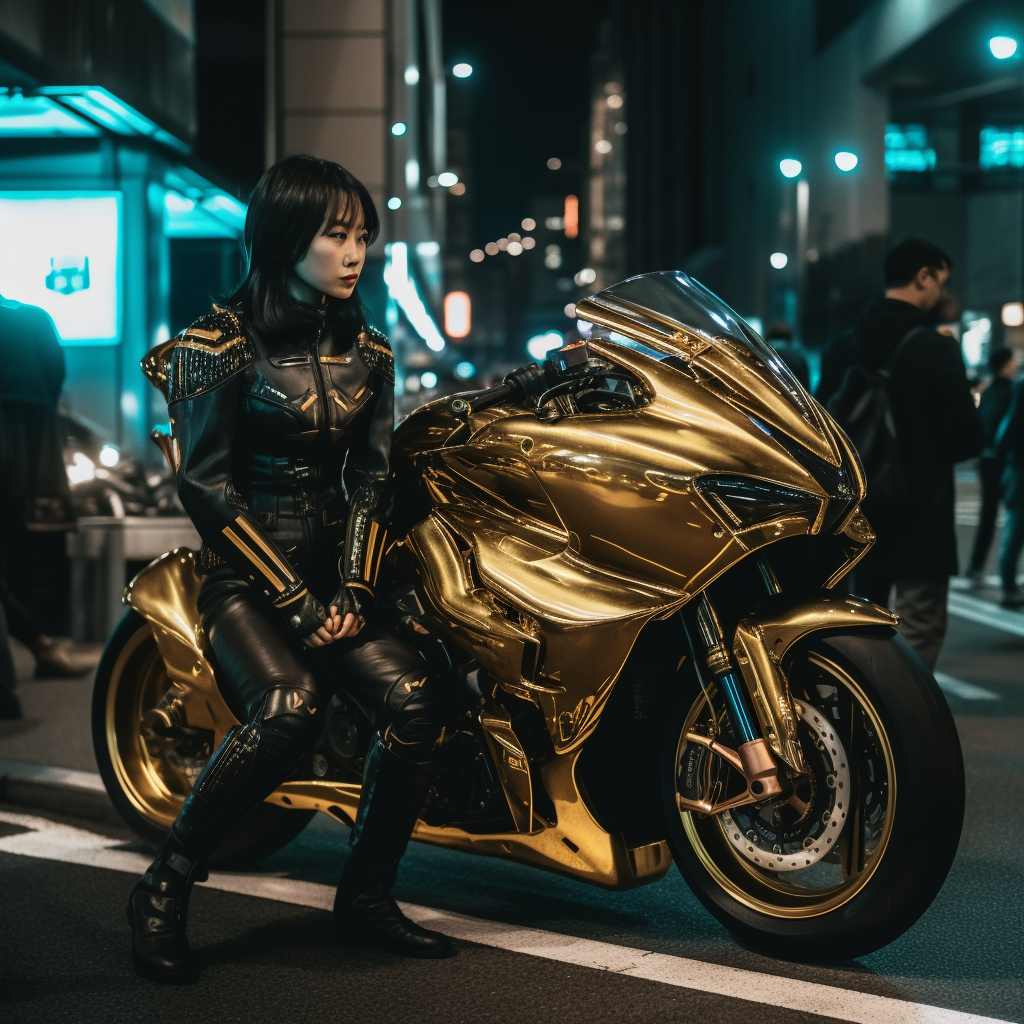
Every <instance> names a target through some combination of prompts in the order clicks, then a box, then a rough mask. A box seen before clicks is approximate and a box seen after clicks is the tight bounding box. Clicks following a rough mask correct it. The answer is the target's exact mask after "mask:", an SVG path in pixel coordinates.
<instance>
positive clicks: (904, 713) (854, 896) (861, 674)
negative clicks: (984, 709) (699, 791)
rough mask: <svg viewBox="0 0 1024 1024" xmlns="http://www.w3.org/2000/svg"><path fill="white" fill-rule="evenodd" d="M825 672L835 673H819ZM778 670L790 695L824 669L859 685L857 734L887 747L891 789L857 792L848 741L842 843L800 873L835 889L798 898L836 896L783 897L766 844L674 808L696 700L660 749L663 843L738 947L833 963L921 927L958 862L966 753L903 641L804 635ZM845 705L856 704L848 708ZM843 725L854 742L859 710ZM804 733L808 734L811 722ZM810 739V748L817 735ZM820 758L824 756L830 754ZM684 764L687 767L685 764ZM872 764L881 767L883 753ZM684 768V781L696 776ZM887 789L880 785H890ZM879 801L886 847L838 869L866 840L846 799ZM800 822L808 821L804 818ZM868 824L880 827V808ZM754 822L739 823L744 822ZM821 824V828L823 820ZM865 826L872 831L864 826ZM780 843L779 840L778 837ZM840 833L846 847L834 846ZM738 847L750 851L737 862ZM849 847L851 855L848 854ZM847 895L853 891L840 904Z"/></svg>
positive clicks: (780, 874)
mask: <svg viewBox="0 0 1024 1024" xmlns="http://www.w3.org/2000/svg"><path fill="white" fill-rule="evenodd" d="M886 632H888V631H886ZM822 666H831V667H829V668H827V669H826V668H823V667H822ZM785 668H786V671H787V673H788V675H789V678H790V681H791V685H792V686H793V690H794V696H795V695H796V692H797V685H796V679H799V678H801V677H802V678H804V679H806V680H811V679H812V674H813V673H819V675H818V676H815V678H818V679H819V680H820V679H822V678H826V676H824V675H820V673H823V672H826V671H827V672H828V673H831V674H832V675H835V673H836V672H839V673H846V676H845V677H843V678H847V679H851V680H854V681H855V683H856V684H857V685H858V686H859V687H860V689H861V691H862V694H863V695H864V696H866V698H867V699H868V701H869V702H870V704H871V705H873V711H874V712H876V713H877V714H876V716H875V717H873V718H871V719H869V718H868V716H866V715H865V716H863V717H862V719H861V720H860V721H861V724H862V725H864V723H867V731H866V732H863V735H865V736H873V737H874V739H873V740H871V741H870V742H871V743H874V744H875V746H874V747H872V750H879V751H880V750H881V746H880V744H881V743H882V740H883V739H884V740H885V741H886V742H887V744H888V751H889V753H888V754H886V755H885V758H886V760H885V765H887V766H889V767H888V768H887V770H890V769H891V770H892V772H893V773H894V776H893V780H892V782H893V787H892V789H891V790H890V789H889V788H884V789H880V788H878V786H877V784H875V783H874V782H872V783H867V782H865V783H864V785H863V786H861V785H860V784H859V783H858V781H857V779H858V778H859V777H861V776H859V775H858V772H861V774H862V775H864V776H866V770H864V771H863V772H862V769H863V766H864V765H865V763H866V760H867V759H868V758H867V755H861V754H858V753H857V750H858V749H860V748H859V747H858V745H857V743H856V742H853V741H851V744H850V747H851V749H852V750H853V751H854V753H853V754H852V756H847V757H846V760H847V761H849V762H850V771H851V774H850V776H849V786H850V788H849V791H848V792H849V793H850V797H849V798H848V801H847V807H848V809H849V810H850V812H851V814H850V817H849V818H846V816H845V814H844V822H843V824H842V825H841V826H840V828H839V832H838V835H837V838H838V839H839V840H840V842H837V843H836V846H835V847H833V848H832V849H831V850H830V851H829V854H827V855H824V856H823V857H822V859H821V861H820V863H816V864H815V865H814V867H813V868H811V869H808V873H809V872H812V871H824V870H825V869H827V870H829V871H833V872H835V871H841V872H842V880H841V882H840V883H839V885H838V886H837V887H836V888H834V889H827V888H822V889H820V890H799V892H800V893H801V894H802V893H803V892H804V891H807V892H820V893H821V894H826V893H829V892H833V893H836V894H837V895H834V896H833V897H831V898H826V897H825V895H822V896H821V897H820V898H819V902H817V903H814V901H813V900H808V901H807V902H806V903H800V902H799V900H798V899H797V898H796V897H794V896H792V895H791V894H792V893H793V892H794V891H795V889H794V886H793V883H792V882H789V881H788V880H789V879H792V878H794V877H795V876H797V875H798V874H799V872H793V871H790V872H788V873H787V871H786V870H785V869H781V870H775V871H771V870H767V869H766V867H767V868H769V869H770V868H774V867H775V863H774V862H775V860H776V859H777V860H779V861H782V860H783V858H782V857H775V856H773V855H774V854H775V853H777V852H779V851H780V850H785V849H786V848H784V847H772V848H771V849H768V846H767V844H768V842H769V841H770V840H763V845H762V846H761V847H759V848H758V849H757V850H755V847H754V846H752V845H748V843H747V839H746V837H745V836H744V835H743V828H744V825H743V824H740V825H739V826H738V828H737V829H736V831H735V832H734V831H733V826H732V825H730V826H728V827H725V826H724V825H723V822H724V820H725V819H724V816H723V815H718V816H714V817H711V816H706V815H699V814H694V813H692V812H686V813H682V812H680V810H679V809H678V807H677V804H676V788H677V785H681V784H682V783H681V782H679V781H677V771H679V770H680V766H679V757H680V753H679V752H680V749H683V750H684V751H685V750H689V749H692V746H693V745H692V744H691V745H690V746H689V747H687V746H686V744H685V741H683V740H681V739H680V737H681V732H682V729H683V726H684V723H685V722H686V721H687V716H688V714H689V715H691V716H692V714H693V709H694V708H696V707H697V704H698V703H699V702H700V701H699V699H695V696H694V695H691V697H690V698H689V699H687V700H686V701H684V702H683V704H682V705H681V707H680V709H679V710H678V712H677V714H676V716H675V717H674V719H673V722H672V726H671V728H670V730H669V736H668V738H667V740H666V746H665V755H664V761H663V772H662V779H663V783H664V785H663V795H664V807H665V813H666V821H667V825H668V832H669V845H670V846H671V849H672V854H673V856H674V858H675V862H676V865H677V866H678V868H679V870H680V872H681V873H682V875H683V877H684V878H685V880H686V882H687V884H688V885H689V886H690V888H691V889H692V890H693V891H694V893H695V894H696V895H697V897H698V898H699V899H700V901H701V902H702V903H703V904H704V906H705V907H706V908H707V909H708V910H709V911H710V912H711V913H712V914H713V915H714V916H715V917H716V918H717V919H718V920H719V921H720V922H721V923H722V924H723V925H725V926H726V927H727V928H729V929H730V930H731V931H732V932H733V934H734V935H735V936H736V937H737V938H738V939H739V940H740V941H741V942H742V943H744V944H745V945H747V946H750V947H751V948H754V949H756V950H758V951H760V952H763V953H767V954H770V955H771V956H775V957H782V958H785V959H792V960H800V961H806V962H818V963H839V962H842V961H844V960H848V959H851V958H853V957H858V956H863V955H865V954H867V953H871V952H873V951H874V950H877V949H880V948H881V947H882V946H885V945H886V944H888V943H890V942H892V941H893V940H894V939H895V938H897V937H898V936H899V935H901V934H902V933H903V932H905V931H906V930H907V929H908V928H910V927H911V925H913V924H914V922H915V921H917V919H918V918H919V917H920V916H921V915H922V914H923V913H924V911H925V910H926V909H927V908H928V906H929V905H930V904H931V902H932V901H933V900H934V898H935V896H936V895H937V893H938V892H939V889H940V888H941V887H942V884H943V882H944V881H945V878H946V875H947V874H948V873H949V869H950V867H951V865H952V863H953V858H954V856H955V855H956V850H957V845H958V843H959V839H960V831H961V828H962V826H963V815H964V797H965V790H964V765H963V754H962V752H961V749H960V741H959V738H958V736H957V731H956V726H955V724H954V722H953V716H952V714H951V713H950V710H949V707H948V705H947V704H946V701H945V698H944V697H943V695H942V692H941V691H940V690H939V688H938V685H937V684H936V682H935V679H934V678H933V676H932V674H931V673H930V672H929V671H928V669H927V668H926V667H925V665H924V663H923V662H922V661H921V659H920V658H919V657H918V656H917V654H916V653H915V652H914V651H913V650H912V649H911V648H910V646H909V645H908V644H907V643H906V641H905V640H903V639H902V637H899V636H896V635H891V634H890V635H884V634H883V633H882V632H881V631H865V632H863V633H850V634H831V635H829V634H825V635H818V636H812V637H810V638H809V639H808V640H806V641H804V642H803V643H801V644H798V645H797V646H796V647H795V649H794V650H793V651H792V652H791V653H790V655H789V656H788V657H787V660H786V664H785ZM802 673H803V676H802ZM837 678H839V677H838V676H837ZM825 689H826V690H827V689H828V687H826V688H825ZM820 692H821V691H819V693H820ZM837 692H838V688H837ZM697 693H698V694H699V690H698V691H697ZM850 706H851V708H852V707H854V702H853V701H852V700H851V701H850ZM836 717H838V716H836ZM690 720H691V721H693V718H692V717H691V719H690ZM821 721H822V722H823V723H824V726H825V728H826V729H827V728H829V727H830V726H831V724H832V723H831V721H830V720H828V719H822V720H821ZM876 721H877V722H878V723H879V727H880V729H881V730H883V731H884V733H885V736H884V737H880V736H875V734H874V731H873V729H872V726H873V724H874V723H875V722H876ZM850 722H851V726H850V729H851V732H850V735H851V737H852V736H854V735H856V733H855V732H854V730H855V728H856V722H857V718H856V711H851V712H850ZM691 728H693V726H691ZM808 728H812V727H811V726H810V725H809V726H808ZM842 728H843V727H841V726H837V727H836V732H837V733H839V734H840V735H843V733H842ZM821 735H822V736H824V735H825V733H821ZM811 739H812V740H813V741H814V744H817V734H814V735H812V736H811ZM681 743H682V744H683V746H682V747H681V746H680V744H681ZM814 744H812V745H814ZM824 748H825V743H821V744H820V746H819V747H818V749H820V750H824ZM807 749H808V748H807V746H806V745H805V755H806V751H807ZM832 753H835V751H834V750H833V751H832ZM844 753H845V750H841V754H844ZM890 755H891V756H890ZM820 756H827V751H826V752H825V754H824V755H820ZM690 757H691V761H690V763H691V764H692V763H693V755H690ZM875 760H876V761H881V755H879V756H878V757H876V758H875ZM843 767H846V765H845V764H844V765H843ZM870 767H871V772H872V773H873V774H872V778H873V777H874V775H875V774H877V773H878V771H879V769H877V768H876V767H875V765H874V764H872V765H871V766H870ZM690 770H691V773H692V768H691V769H690ZM826 770H828V769H826ZM682 778H683V776H682V775H679V776H678V779H679V780H682ZM831 779H832V781H831V782H830V783H829V785H831V786H833V787H834V786H835V784H836V783H835V775H834V774H833V775H832V776H831ZM888 785H889V784H888V783H886V784H885V786H886V787H888ZM873 787H874V793H873ZM820 791H821V793H822V794H824V795H825V796H832V798H833V799H836V798H837V796H836V794H837V791H836V790H833V793H832V794H826V793H825V790H824V789H821V790H820ZM879 793H880V794H881V800H880V801H876V805H875V806H876V808H878V807H879V806H880V805H881V806H882V807H884V808H885V811H886V815H885V818H886V820H887V821H888V822H889V824H888V825H887V826H886V827H885V830H880V832H879V834H880V835H882V836H884V843H883V842H882V841H881V840H879V841H878V846H877V847H876V848H875V849H874V850H873V851H871V852H868V853H867V854H866V855H865V854H864V850H865V849H866V848H867V842H866V841H864V840H862V845H861V846H860V847H859V850H860V855H859V856H856V857H853V856H851V857H850V859H847V860H844V855H841V853H840V845H841V842H844V841H845V842H846V843H847V844H850V843H853V842H855V840H851V839H850V838H849V836H850V835H853V836H856V835H858V834H861V835H863V834H865V833H866V832H870V828H871V826H870V819H871V816H870V815H869V814H867V812H866V811H865V812H864V816H863V817H861V816H857V817H854V816H853V812H854V811H855V810H857V807H858V805H859V803H860V802H862V801H861V798H860V797H856V796H854V794H864V795H863V800H866V801H867V802H868V803H867V804H865V805H864V806H865V807H867V806H869V805H870V801H871V795H867V794H872V795H877V794H879ZM889 799H891V800H892V803H891V805H890V804H889V803H888V802H887V801H888V800H889ZM837 806H839V807H842V806H843V805H842V804H841V803H840V804H838V805H837ZM834 809H835V805H834V806H833V816H834V817H835V818H836V819H838V815H837V814H834ZM807 816H808V817H810V815H809V814H808V815H807ZM875 818H878V811H877V810H876V811H875ZM736 820H737V821H738V820H739V818H738V817H737V819H736ZM750 820H751V819H750V818H748V819H747V821H748V822H749V821H750ZM776 820H777V819H776ZM822 820H824V821H826V822H829V818H828V817H825V816H823V818H822ZM854 821H856V822H857V827H856V828H855V827H854V825H853V824H852V823H853V822H854ZM865 821H867V822H869V823H868V824H866V825H865V824H864V822H865ZM830 823H831V822H830ZM754 824H756V822H755V823H754ZM716 829H717V831H716ZM844 830H845V831H844ZM826 834H829V835H831V834H833V833H830V832H822V833H821V835H822V836H824V835H826ZM776 835H778V836H782V835H784V833H782V832H781V831H780V832H777V833H776ZM844 835H846V836H847V839H846V840H843V839H842V837H843V836H844ZM716 836H717V837H720V838H716ZM746 836H753V837H754V838H753V839H751V842H752V843H756V842H758V841H759V837H758V833H757V832H756V831H754V830H751V831H750V832H747V833H746ZM733 840H736V841H738V842H733ZM815 843H817V844H819V845H820V844H821V840H820V839H817V840H811V844H810V845H814V844H815ZM705 844H706V845H705ZM795 846H796V844H794V847H795ZM744 848H745V849H746V850H748V851H750V852H749V853H744V852H743V850H744ZM796 848H797V849H798V853H797V854H796V855H795V857H794V861H793V863H794V864H795V863H796V862H797V859H798V858H800V857H802V856H803V854H802V852H799V848H798V847H796ZM846 848H847V849H849V848H850V847H849V845H847V847H846ZM804 849H805V850H806V847H804ZM761 850H765V851H767V862H768V863H767V865H765V864H764V862H761V866H760V867H758V866H756V865H754V864H753V863H752V861H753V858H754V857H755V855H756V853H757V852H760V851H761ZM814 852H817V846H814ZM702 854H703V858H702ZM808 855H810V854H808ZM830 860H834V862H835V865H836V866H835V867H833V866H832V865H831V864H830V863H829V861H830ZM708 862H710V866H709V863H708ZM800 863H801V864H802V863H803V862H802V860H801V861H800ZM808 863H811V862H810V861H808ZM851 863H855V864H857V865H858V866H859V874H858V873H855V870H856V869H851V868H849V866H848V865H849V864H851ZM865 865H867V866H869V867H870V870H867V868H866V867H865ZM801 870H803V869H802V868H801ZM847 871H849V872H850V874H849V876H848V875H847ZM832 877H834V876H832ZM858 885H859V886H860V887H859V888H857V886H858ZM787 886H788V888H787ZM843 886H845V887H846V889H845V890H844V889H843ZM844 892H848V893H849V895H848V896H846V897H845V899H844V896H843V894H844ZM766 894H768V895H767V896H766ZM772 899H775V900H776V901H777V904H776V905H774V906H773V905H771V900H772ZM787 901H791V902H787ZM766 909H767V910H770V912H766ZM819 910H820V912H818V911H819Z"/></svg>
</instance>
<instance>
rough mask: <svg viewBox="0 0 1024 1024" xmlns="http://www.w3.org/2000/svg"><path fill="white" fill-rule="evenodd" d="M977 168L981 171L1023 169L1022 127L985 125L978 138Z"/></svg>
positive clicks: (1023, 130)
mask: <svg viewBox="0 0 1024 1024" xmlns="http://www.w3.org/2000/svg"><path fill="white" fill-rule="evenodd" d="M978 143H979V146H978V166H979V167H980V168H981V169H982V170H983V171H991V170H994V169H996V168H1000V167H1024V125H1020V124H1019V125H1016V126H1015V127H1013V128H996V127H994V126H992V125H987V126H986V127H984V128H982V129H981V132H980V133H979V137H978Z"/></svg>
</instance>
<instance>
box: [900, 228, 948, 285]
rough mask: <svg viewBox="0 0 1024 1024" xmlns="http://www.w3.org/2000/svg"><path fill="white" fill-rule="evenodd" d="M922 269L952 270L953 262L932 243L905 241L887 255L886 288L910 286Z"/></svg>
mask: <svg viewBox="0 0 1024 1024" xmlns="http://www.w3.org/2000/svg"><path fill="white" fill-rule="evenodd" d="M922 267H928V269H929V270H942V269H945V270H952V269H953V261H952V260H951V259H950V258H949V256H948V255H947V254H946V253H944V252H943V251H942V250H941V249H940V248H939V247H938V246H937V245H935V244H934V243H932V242H926V241H925V240H924V239H923V238H907V239H905V240H904V241H902V242H900V243H899V245H894V246H893V247H892V248H891V249H890V250H889V251H888V252H887V253H886V254H885V268H884V270H883V275H884V277H885V287H886V288H902V287H903V286H904V285H908V284H910V282H911V281H913V280H914V278H915V277H916V276H917V272H918V271H919V270H920V269H921V268H922Z"/></svg>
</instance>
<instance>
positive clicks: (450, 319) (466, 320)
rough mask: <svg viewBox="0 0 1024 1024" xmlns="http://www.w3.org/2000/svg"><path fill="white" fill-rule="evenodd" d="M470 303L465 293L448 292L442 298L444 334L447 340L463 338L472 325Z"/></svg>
mask: <svg viewBox="0 0 1024 1024" xmlns="http://www.w3.org/2000/svg"><path fill="white" fill-rule="evenodd" d="M471 310H472V303H471V302H470V301H469V296H468V295H467V294H466V293H465V292H449V293H448V294H447V295H446V296H445V297H444V333H445V334H447V335H448V337H449V338H464V337H466V335H467V334H469V329H470V327H471V325H472V320H471V315H470V313H471Z"/></svg>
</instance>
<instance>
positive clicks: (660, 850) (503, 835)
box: [269, 751, 672, 890]
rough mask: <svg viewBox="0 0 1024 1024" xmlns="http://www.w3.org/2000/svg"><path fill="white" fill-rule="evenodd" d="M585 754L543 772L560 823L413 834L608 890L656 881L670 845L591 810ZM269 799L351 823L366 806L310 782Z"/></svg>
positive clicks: (332, 786) (420, 827)
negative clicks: (583, 785)
mask: <svg viewBox="0 0 1024 1024" xmlns="http://www.w3.org/2000/svg"><path fill="white" fill-rule="evenodd" d="M578 756H579V752H578V751H574V752H573V753H571V754H567V755H565V756H563V757H556V758H554V759H553V760H552V761H550V762H549V763H548V764H546V765H544V766H543V767H542V768H541V769H540V772H539V774H540V784H541V785H542V786H543V787H544V789H545V791H546V792H547V793H548V795H549V796H550V797H551V801H552V803H553V804H554V808H555V820H554V821H552V822H547V821H543V822H542V821H540V820H539V819H538V818H537V817H536V815H534V816H533V830H532V831H531V832H529V833H524V832H521V831H517V832H499V833H487V834H482V835H478V834H475V833H472V832H466V831H464V830H463V829H460V828H452V827H448V828H435V827H433V826H430V825H424V824H423V822H418V823H417V825H416V829H415V831H414V832H413V838H414V839H418V840H420V841H421V842H427V843H433V844H435V845H437V846H447V847H449V848H451V849H455V850H463V851H465V852H466V853H477V854H483V855H485V856H490V857H503V858H505V859H506V860H517V861H521V862H522V863H525V864H532V865H534V866H535V867H539V868H545V869H546V870H548V871H556V872H558V873H559V874H563V875H569V876H570V877H572V878H576V879H579V880H580V881H583V882H590V883H591V884H592V885H598V886H601V887H602V888H605V889H620V890H621V889H632V888H635V887H636V886H638V885H646V884H647V883H648V882H656V881H657V880H658V879H659V878H661V877H663V876H664V874H665V872H666V871H668V869H669V867H670V865H671V863H672V854H671V852H670V851H669V848H668V843H666V842H663V841H662V842H655V843H648V844H646V845H644V846H636V847H629V846H627V845H626V843H625V841H624V840H623V838H622V836H621V834H619V833H614V834H613V833H610V832H607V831H605V829H603V828H602V827H601V826H600V825H599V824H598V822H597V821H596V820H595V819H594V816H593V815H592V814H591V813H590V811H589V810H588V809H587V806H586V803H585V802H584V799H583V797H582V796H581V794H580V791H579V788H578V786H577V784H576V778H575V771H576V759H577V757H578ZM269 802H270V803H276V804H279V805H281V806H284V807H293V808H305V809H308V810H318V811H326V812H327V813H329V814H331V815H333V816H334V817H336V818H338V819H339V820H341V821H345V822H347V823H349V824H351V823H352V822H353V821H355V815H356V809H357V807H358V805H359V787H358V786H357V785H351V784H349V785H345V784H336V783H329V782H316V781H307V780H303V781H296V782H286V783H284V785H282V786H280V787H279V788H278V790H277V792H276V793H274V795H273V796H271V797H270V798H269ZM510 802H511V801H510Z"/></svg>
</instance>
